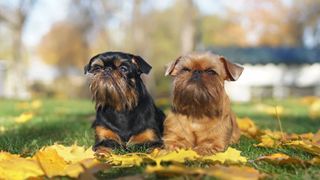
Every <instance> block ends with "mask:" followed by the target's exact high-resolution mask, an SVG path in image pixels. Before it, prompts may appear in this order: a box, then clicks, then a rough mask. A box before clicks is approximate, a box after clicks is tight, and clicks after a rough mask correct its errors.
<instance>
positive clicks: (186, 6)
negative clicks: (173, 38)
mask: <svg viewBox="0 0 320 180" xmlns="http://www.w3.org/2000/svg"><path fill="white" fill-rule="evenodd" d="M179 1H180V2H179ZM176 4H180V8H182V9H183V12H182V14H181V22H182V26H181V34H180V38H181V53H182V54H185V53H188V52H191V51H193V50H194V48H195V37H196V23H197V22H196V21H197V19H198V18H197V15H198V10H197V7H196V5H195V3H194V2H193V0H187V1H184V0H178V1H177V2H176ZM181 6H182V7H181Z"/></svg>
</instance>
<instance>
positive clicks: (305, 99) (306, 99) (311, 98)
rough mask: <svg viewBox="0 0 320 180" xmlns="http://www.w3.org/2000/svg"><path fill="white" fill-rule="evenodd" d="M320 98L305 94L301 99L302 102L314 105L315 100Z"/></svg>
mask: <svg viewBox="0 0 320 180" xmlns="http://www.w3.org/2000/svg"><path fill="white" fill-rule="evenodd" d="M319 99H320V98H319V97H317V96H305V97H303V98H301V99H300V100H299V102H300V103H301V104H305V105H312V104H313V103H314V102H316V101H318V100H319Z"/></svg>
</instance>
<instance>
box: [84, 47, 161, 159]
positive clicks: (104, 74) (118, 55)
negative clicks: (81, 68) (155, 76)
mask: <svg viewBox="0 0 320 180" xmlns="http://www.w3.org/2000/svg"><path fill="white" fill-rule="evenodd" d="M150 70H151V66H150V65H149V64H148V63H147V62H146V61H145V60H143V59H142V58H141V57H140V56H135V55H132V54H128V53H123V52H105V53H102V54H98V55H96V56H94V57H93V58H91V59H90V62H89V64H88V65H86V66H85V73H86V74H87V75H88V76H89V77H90V78H89V79H90V90H91V93H92V97H93V100H94V101H95V102H96V120H95V121H94V123H93V127H94V128H95V134H96V142H95V145H94V147H93V149H94V150H95V151H96V152H97V153H105V152H109V151H111V150H112V149H114V148H126V147H127V146H130V145H144V146H147V147H156V146H161V144H162V141H161V136H162V131H163V120H164V118H165V116H164V114H163V112H162V111H161V110H160V109H158V108H157V107H156V106H155V104H154V102H153V99H152V98H151V96H150V95H149V93H148V92H147V89H146V87H145V85H144V84H143V81H142V79H141V78H140V75H141V74H142V73H145V74H148V73H149V71H150Z"/></svg>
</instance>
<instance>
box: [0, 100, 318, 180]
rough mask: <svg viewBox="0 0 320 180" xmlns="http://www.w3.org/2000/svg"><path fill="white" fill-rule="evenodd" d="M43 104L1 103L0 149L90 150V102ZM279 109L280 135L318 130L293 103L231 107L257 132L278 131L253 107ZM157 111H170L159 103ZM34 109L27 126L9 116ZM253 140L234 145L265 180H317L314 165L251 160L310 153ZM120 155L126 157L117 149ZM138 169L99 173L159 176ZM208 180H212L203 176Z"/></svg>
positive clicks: (308, 156)
mask: <svg viewBox="0 0 320 180" xmlns="http://www.w3.org/2000/svg"><path fill="white" fill-rule="evenodd" d="M42 102H43V105H42V107H41V108H39V109H38V110H32V109H31V108H19V104H21V102H20V101H14V100H0V126H1V127H2V129H3V128H4V129H5V130H4V131H3V132H0V150H2V151H9V152H11V153H17V154H22V155H23V156H29V155H32V154H33V153H34V152H35V151H37V150H38V149H40V148H41V147H43V146H46V145H52V144H53V143H55V142H58V143H61V144H64V145H71V144H74V143H75V142H76V143H77V144H79V145H84V146H86V147H90V146H91V145H92V144H93V142H94V135H93V131H92V129H91V128H90V127H91V122H92V121H93V119H94V105H93V103H92V102H91V101H89V100H43V101H42ZM261 103H263V104H267V105H271V106H275V105H280V106H283V107H284V109H285V110H284V113H283V114H282V115H281V116H280V118H281V122H282V126H283V129H284V131H286V132H289V133H305V132H316V131H317V130H318V129H319V127H320V119H313V120H312V119H310V118H309V117H308V107H307V106H306V105H302V104H300V103H299V101H298V100H294V99H291V100H283V101H274V100H265V101H262V102H261V101H256V102H250V103H236V104H234V105H233V109H234V111H235V112H236V114H237V116H239V117H249V118H251V119H253V120H254V121H255V122H256V124H257V125H258V127H259V128H261V129H267V128H269V129H272V130H279V128H278V123H277V120H276V118H275V117H273V116H272V115H268V114H266V113H264V112H261V111H258V110H257V108H256V107H257V104H261ZM160 104H161V107H169V106H168V105H166V104H164V103H163V102H162V103H160ZM27 111H33V112H34V113H35V115H34V117H33V119H32V120H31V121H28V122H26V123H22V124H18V123H16V122H15V121H14V118H15V117H17V116H19V115H20V114H21V113H23V112H27ZM256 143H257V142H256V141H255V140H253V139H250V138H247V137H244V136H243V137H241V140H240V142H239V143H238V144H236V145H234V146H233V147H235V148H237V149H239V150H241V151H242V155H243V156H246V157H247V158H248V159H249V163H248V165H249V166H252V167H254V168H256V169H258V170H260V171H262V172H264V173H267V174H269V175H270V177H269V178H270V179H317V178H318V179H319V177H320V167H319V166H305V167H303V166H298V165H285V166H279V165H278V166H275V165H272V164H269V163H266V162H254V161H253V160H254V159H256V158H257V157H259V156H261V155H266V154H270V153H275V152H282V153H285V154H288V155H291V156H296V157H299V158H301V159H305V160H309V159H311V158H312V157H313V156H312V155H311V154H309V153H306V152H303V151H300V150H297V149H292V148H289V147H286V148H284V147H283V148H277V149H271V148H262V147H255V146H254V144H256ZM132 151H145V149H136V148H132ZM118 152H119V153H125V152H124V151H121V150H119V151H118ZM143 170H144V168H143V167H132V168H112V169H110V170H108V171H105V172H99V173H98V174H97V176H98V177H99V178H101V179H109V178H117V177H121V176H132V177H136V178H142V177H143V178H150V179H155V178H163V177H159V176H156V175H145V174H143ZM176 178H186V179H196V178H198V177H186V176H180V177H176ZM202 179H211V177H202Z"/></svg>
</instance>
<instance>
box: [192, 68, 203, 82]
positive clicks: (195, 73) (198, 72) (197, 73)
mask: <svg viewBox="0 0 320 180" xmlns="http://www.w3.org/2000/svg"><path fill="white" fill-rule="evenodd" d="M201 73H202V71H201V70H194V71H193V73H192V80H199V79H200V77H201Z"/></svg>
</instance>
